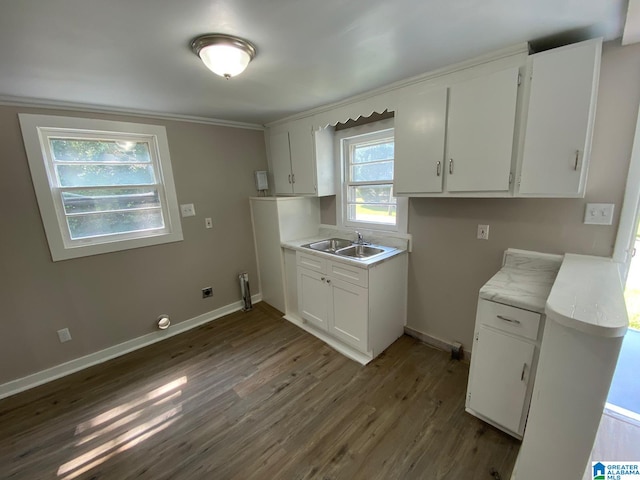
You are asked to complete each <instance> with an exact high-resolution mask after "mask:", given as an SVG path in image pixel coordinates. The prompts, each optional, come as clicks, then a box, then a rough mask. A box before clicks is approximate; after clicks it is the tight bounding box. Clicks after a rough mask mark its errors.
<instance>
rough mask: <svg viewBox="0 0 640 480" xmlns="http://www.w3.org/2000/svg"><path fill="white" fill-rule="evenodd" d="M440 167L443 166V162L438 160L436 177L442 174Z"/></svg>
mask: <svg viewBox="0 0 640 480" xmlns="http://www.w3.org/2000/svg"><path fill="white" fill-rule="evenodd" d="M440 167H442V163H441V162H440V160H438V163H436V177H439V176H440Z"/></svg>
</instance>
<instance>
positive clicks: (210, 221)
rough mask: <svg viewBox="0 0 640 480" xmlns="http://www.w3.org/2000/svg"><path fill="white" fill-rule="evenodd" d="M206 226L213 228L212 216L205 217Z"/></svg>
mask: <svg viewBox="0 0 640 480" xmlns="http://www.w3.org/2000/svg"><path fill="white" fill-rule="evenodd" d="M204 226H205V228H213V221H212V220H211V217H207V218H205V219H204Z"/></svg>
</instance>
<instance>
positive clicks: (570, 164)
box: [519, 40, 602, 197]
mask: <svg viewBox="0 0 640 480" xmlns="http://www.w3.org/2000/svg"><path fill="white" fill-rule="evenodd" d="M601 48H602V45H601V42H600V41H599V40H591V41H588V42H582V43H579V44H576V45H569V46H567V47H563V48H558V49H554V50H550V51H547V52H543V53H540V54H537V55H533V58H532V77H531V94H530V97H529V109H528V112H527V128H526V131H525V137H524V151H523V156H522V168H521V175H520V188H519V193H520V194H522V195H544V196H569V197H578V196H584V187H585V183H586V177H587V175H586V174H587V167H588V160H589V155H590V151H591V136H592V131H593V121H594V115H595V104H596V92H597V89H598V78H599V72H600V56H601Z"/></svg>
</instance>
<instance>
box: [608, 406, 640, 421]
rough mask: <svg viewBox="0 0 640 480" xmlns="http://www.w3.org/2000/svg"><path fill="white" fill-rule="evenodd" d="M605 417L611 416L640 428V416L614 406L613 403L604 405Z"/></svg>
mask: <svg viewBox="0 0 640 480" xmlns="http://www.w3.org/2000/svg"><path fill="white" fill-rule="evenodd" d="M604 415H609V416H610V417H613V418H615V419H617V420H620V421H622V422H627V423H630V424H631V425H635V426H638V427H640V414H638V413H636V412H632V411H631V410H627V409H626V408H622V407H619V406H617V405H614V404H613V403H609V402H607V403H606V404H605V405H604Z"/></svg>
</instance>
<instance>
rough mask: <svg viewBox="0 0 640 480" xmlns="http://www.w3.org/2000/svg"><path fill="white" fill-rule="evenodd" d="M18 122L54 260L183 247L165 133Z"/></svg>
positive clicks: (57, 121)
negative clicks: (162, 245)
mask: <svg viewBox="0 0 640 480" xmlns="http://www.w3.org/2000/svg"><path fill="white" fill-rule="evenodd" d="M19 117H20V125H21V128H22V135H23V138H24V142H25V147H26V150H27V157H28V160H29V167H30V169H31V175H32V178H33V183H34V186H35V190H36V196H37V198H38V205H39V207H40V214H41V216H42V221H43V223H44V227H45V232H46V235H47V240H48V241H49V248H50V250H51V255H52V258H53V260H54V261H56V260H65V259H68V258H75V257H81V256H86V255H94V254H98V253H106V252H113V251H118V250H124V249H128V248H136V247H142V246H148V245H156V244H159V243H167V242H174V241H179V240H182V229H181V226H180V222H179V215H178V205H177V200H176V193H175V187H174V185H173V175H172V171H171V161H170V158H169V148H168V143H167V137H166V131H165V129H164V127H160V126H155V125H142V124H135V123H122V122H111V121H103V120H88V119H83V118H67V117H54V116H45V115H26V114H20V115H19Z"/></svg>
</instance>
